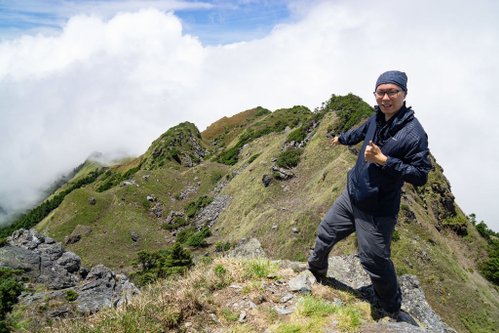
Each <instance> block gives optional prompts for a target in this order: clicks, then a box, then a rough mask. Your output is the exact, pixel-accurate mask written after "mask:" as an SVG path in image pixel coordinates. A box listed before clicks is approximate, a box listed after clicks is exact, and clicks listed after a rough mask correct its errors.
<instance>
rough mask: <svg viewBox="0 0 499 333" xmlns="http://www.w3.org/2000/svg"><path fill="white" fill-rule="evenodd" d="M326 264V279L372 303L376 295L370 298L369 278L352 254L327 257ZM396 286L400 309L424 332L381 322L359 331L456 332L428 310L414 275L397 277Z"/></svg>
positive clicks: (371, 292) (401, 325)
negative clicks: (400, 294)
mask: <svg viewBox="0 0 499 333" xmlns="http://www.w3.org/2000/svg"><path fill="white" fill-rule="evenodd" d="M328 262H329V269H328V274H327V275H328V277H332V278H334V279H336V280H338V281H340V283H341V284H342V285H343V286H346V288H351V289H352V290H356V291H358V292H359V293H360V294H361V295H363V297H364V298H365V299H366V300H367V301H369V302H370V303H371V304H373V305H375V304H376V302H377V301H376V296H375V295H374V291H373V289H372V285H371V282H370V278H369V276H368V275H367V273H365V271H364V269H363V268H362V265H361V264H360V261H359V258H358V257H357V256H356V255H350V256H331V257H329V261H328ZM399 284H400V289H401V291H402V309H403V310H405V311H406V312H407V313H408V314H409V315H410V316H411V317H413V318H414V319H416V321H417V322H418V323H419V324H421V326H423V327H425V329H423V328H418V327H416V326H412V325H409V324H407V323H389V324H386V323H384V324H383V325H381V324H379V325H378V324H376V325H373V326H372V327H371V328H369V329H370V330H367V331H364V330H363V332H387V333H391V332H432V333H456V331H455V330H454V329H452V328H451V327H449V326H448V325H447V324H446V323H445V322H443V321H442V319H441V318H440V317H439V316H438V315H437V314H436V313H435V311H433V309H432V308H431V307H430V305H429V304H428V302H427V301H426V297H425V296H424V293H423V290H422V289H421V286H420V283H419V281H418V279H417V278H416V277H415V276H411V275H403V276H401V277H399ZM380 325H381V326H380Z"/></svg>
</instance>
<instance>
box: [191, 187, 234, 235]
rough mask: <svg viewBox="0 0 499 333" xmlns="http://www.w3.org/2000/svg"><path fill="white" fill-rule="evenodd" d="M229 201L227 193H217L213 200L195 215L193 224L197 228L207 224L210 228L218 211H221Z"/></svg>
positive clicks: (215, 219)
mask: <svg viewBox="0 0 499 333" xmlns="http://www.w3.org/2000/svg"><path fill="white" fill-rule="evenodd" d="M229 203H230V197H229V196H227V195H218V196H216V197H215V198H214V199H213V201H212V202H211V203H210V204H209V205H207V206H206V207H204V208H203V209H202V210H201V212H199V214H198V215H197V216H196V219H195V221H194V225H196V227H197V228H198V229H200V228H202V227H204V226H207V227H208V228H211V227H212V226H213V225H214V224H215V222H216V221H217V218H218V216H219V215H220V213H222V212H223V210H224V209H225V207H227V206H228V205H229Z"/></svg>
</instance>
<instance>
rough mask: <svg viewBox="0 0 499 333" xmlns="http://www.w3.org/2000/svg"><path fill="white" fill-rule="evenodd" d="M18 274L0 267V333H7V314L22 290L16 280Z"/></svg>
mask: <svg viewBox="0 0 499 333" xmlns="http://www.w3.org/2000/svg"><path fill="white" fill-rule="evenodd" d="M18 275H19V272H18V271H16V270H12V269H8V268H4V267H0V332H1V333H3V332H9V323H8V321H7V319H6V316H7V314H8V313H9V312H10V311H12V307H13V306H14V304H16V303H17V297H18V296H19V295H20V294H21V292H22V290H23V285H22V283H21V282H20V281H19V280H18V278H17V276H18Z"/></svg>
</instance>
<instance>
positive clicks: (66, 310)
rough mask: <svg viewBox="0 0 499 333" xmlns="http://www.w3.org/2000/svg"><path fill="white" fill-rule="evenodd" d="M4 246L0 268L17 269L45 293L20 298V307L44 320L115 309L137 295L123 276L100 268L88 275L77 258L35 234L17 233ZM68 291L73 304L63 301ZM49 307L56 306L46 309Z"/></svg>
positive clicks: (29, 232) (33, 232) (40, 235)
mask: <svg viewBox="0 0 499 333" xmlns="http://www.w3.org/2000/svg"><path fill="white" fill-rule="evenodd" d="M7 242H8V244H7V246H4V247H2V248H0V267H10V268H14V269H20V270H22V271H24V272H25V273H24V276H23V277H24V278H26V279H28V281H30V282H31V283H37V284H43V285H44V286H43V287H42V289H48V291H45V292H34V293H23V294H22V295H21V296H20V302H21V303H22V304H24V305H25V306H29V307H36V309H37V310H36V311H37V312H45V314H46V316H47V318H55V317H72V316H77V315H81V314H91V313H95V312H97V311H99V310H100V309H102V308H105V307H117V306H120V305H122V304H124V303H126V302H128V300H129V299H130V297H132V296H133V295H135V294H137V293H138V292H139V290H138V289H137V288H136V287H135V286H134V285H133V284H132V283H131V282H130V281H129V280H128V278H127V277H126V276H125V275H122V274H118V275H115V274H114V272H112V271H111V270H110V269H109V268H107V267H105V266H103V265H98V266H95V267H93V268H92V269H91V270H90V272H88V270H87V269H86V268H84V267H82V266H81V259H80V257H79V256H77V255H76V254H74V253H73V252H69V251H65V250H64V248H63V247H62V245H61V244H60V243H56V242H55V241H54V240H53V239H52V238H50V237H46V236H43V235H42V234H40V233H38V232H36V231H35V230H23V229H21V230H17V231H16V232H14V233H13V234H12V236H11V237H9V238H8V240H7ZM83 279H84V280H83ZM82 280H83V281H82ZM68 288H70V289H68ZM68 290H72V291H74V292H75V293H77V294H78V297H77V298H76V300H74V301H73V302H70V301H69V300H67V299H66V298H67V297H66V296H67V294H66V293H67V291H68ZM49 303H50V304H56V305H55V306H52V305H51V306H50V307H47V304H49Z"/></svg>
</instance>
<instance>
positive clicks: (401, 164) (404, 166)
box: [382, 134, 431, 186]
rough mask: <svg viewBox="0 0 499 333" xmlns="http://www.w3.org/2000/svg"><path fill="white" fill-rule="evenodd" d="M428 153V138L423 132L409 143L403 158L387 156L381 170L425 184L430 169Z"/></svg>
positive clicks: (407, 180)
mask: <svg viewBox="0 0 499 333" xmlns="http://www.w3.org/2000/svg"><path fill="white" fill-rule="evenodd" d="M429 153H430V151H429V150H428V138H427V136H426V134H424V135H423V136H421V137H420V138H419V139H418V140H414V141H412V142H411V143H410V145H409V147H408V151H407V154H406V155H405V156H404V158H403V159H399V158H395V157H391V156H388V160H387V161H386V164H385V165H384V166H383V167H382V170H383V171H384V172H386V173H388V174H390V175H393V176H396V177H401V178H402V180H404V181H406V182H408V183H411V184H413V185H416V186H422V185H424V184H426V181H427V180H428V172H430V170H431V163H430V159H429Z"/></svg>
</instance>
